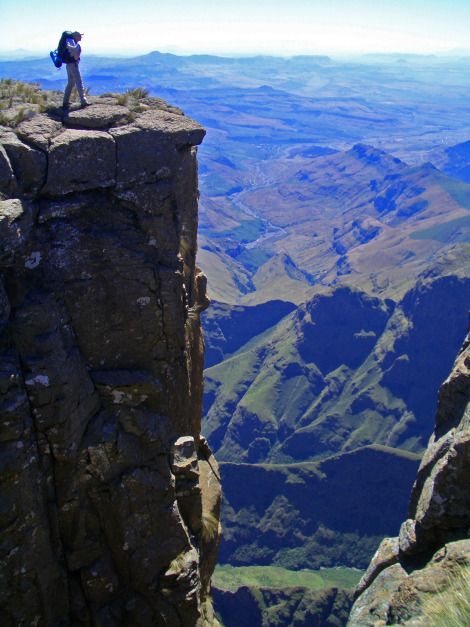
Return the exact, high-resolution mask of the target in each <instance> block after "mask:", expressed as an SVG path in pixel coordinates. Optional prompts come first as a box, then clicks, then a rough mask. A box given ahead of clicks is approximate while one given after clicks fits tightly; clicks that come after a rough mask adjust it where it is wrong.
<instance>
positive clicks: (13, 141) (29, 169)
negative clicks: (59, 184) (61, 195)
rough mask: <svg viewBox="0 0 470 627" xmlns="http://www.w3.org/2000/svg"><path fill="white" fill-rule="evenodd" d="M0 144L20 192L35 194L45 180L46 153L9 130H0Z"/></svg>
mask: <svg viewBox="0 0 470 627" xmlns="http://www.w3.org/2000/svg"><path fill="white" fill-rule="evenodd" d="M0 145H2V146H3V148H4V150H5V151H6V153H7V155H8V158H9V160H10V163H11V166H12V168H13V171H14V173H15V177H16V181H17V183H18V187H19V190H20V192H22V193H23V194H28V195H34V194H37V193H38V192H39V191H40V189H41V188H42V186H43V185H44V182H45V180H46V172H47V158H46V155H45V154H44V153H43V152H42V151H41V150H36V149H35V148H31V146H28V145H27V144H25V143H24V142H22V141H21V140H20V139H19V137H18V136H17V135H16V134H15V133H13V132H10V131H6V132H5V131H0ZM4 168H5V166H4ZM7 184H8V181H7Z"/></svg>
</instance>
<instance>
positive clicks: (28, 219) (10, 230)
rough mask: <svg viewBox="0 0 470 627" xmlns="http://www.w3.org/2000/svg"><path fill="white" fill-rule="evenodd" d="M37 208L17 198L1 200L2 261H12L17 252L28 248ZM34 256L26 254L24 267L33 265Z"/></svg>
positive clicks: (0, 256) (0, 236)
mask: <svg viewBox="0 0 470 627" xmlns="http://www.w3.org/2000/svg"><path fill="white" fill-rule="evenodd" d="M35 213H36V211H35V209H34V207H32V206H31V205H29V204H28V203H26V202H24V201H21V200H19V199H17V198H12V199H10V200H3V201H0V240H1V242H2V246H1V248H0V261H1V262H2V263H4V264H9V263H12V261H13V256H14V253H15V252H18V251H24V250H25V249H27V242H28V240H29V236H30V233H31V231H32V229H33V224H34V217H35ZM34 263H35V262H34V259H33V257H32V256H28V255H25V261H24V267H26V268H29V267H30V266H31V265H33V264H34Z"/></svg>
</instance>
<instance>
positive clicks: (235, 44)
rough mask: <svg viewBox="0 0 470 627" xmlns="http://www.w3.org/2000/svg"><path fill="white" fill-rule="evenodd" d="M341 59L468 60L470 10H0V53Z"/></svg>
mask: <svg viewBox="0 0 470 627" xmlns="http://www.w3.org/2000/svg"><path fill="white" fill-rule="evenodd" d="M63 30H80V31H81V32H83V33H85V37H84V38H83V42H82V44H83V46H84V49H85V50H86V51H87V52H88V53H93V52H96V53H104V52H106V51H108V52H112V53H119V52H123V53H132V52H150V51H151V50H160V51H161V52H174V53H181V54H187V53H212V54H214V53H216V54H253V53H255V54H256V53H264V54H279V55H292V54H325V53H326V54H345V53H364V52H413V53H431V52H437V53H439V52H441V53H442V52H448V51H454V50H456V49H457V50H459V49H461V50H467V51H469V50H470V44H469V39H470V0H127V1H126V0H112V1H110V0H101V1H97V0H79V1H78V2H75V3H74V2H66V3H64V0H42V1H41V2H39V1H38V0H0V50H1V51H4V50H15V49H18V48H24V49H27V50H32V51H35V52H41V51H45V52H48V51H49V50H51V49H53V48H55V47H56V45H57V41H58V39H59V36H60V33H61V32H62V31H63Z"/></svg>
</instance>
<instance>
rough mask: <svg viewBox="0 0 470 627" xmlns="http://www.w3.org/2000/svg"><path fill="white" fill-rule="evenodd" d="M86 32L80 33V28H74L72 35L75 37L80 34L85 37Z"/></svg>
mask: <svg viewBox="0 0 470 627" xmlns="http://www.w3.org/2000/svg"><path fill="white" fill-rule="evenodd" d="M84 34H85V33H79V32H78V30H74V31H73V33H72V37H75V35H80V37H83V35H84Z"/></svg>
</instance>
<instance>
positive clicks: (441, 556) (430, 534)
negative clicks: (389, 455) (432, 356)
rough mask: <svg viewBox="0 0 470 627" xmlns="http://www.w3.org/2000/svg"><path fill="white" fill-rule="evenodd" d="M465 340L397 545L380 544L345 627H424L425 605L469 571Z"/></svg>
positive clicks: (468, 363) (469, 407)
mask: <svg viewBox="0 0 470 627" xmlns="http://www.w3.org/2000/svg"><path fill="white" fill-rule="evenodd" d="M469 486H470V334H469V335H468V336H467V338H466V340H465V342H464V345H463V347H462V349H461V351H460V353H459V355H458V357H457V360H456V362H455V364H454V367H453V370H452V372H451V374H450V376H449V377H448V378H447V379H446V381H444V383H443V384H442V386H441V389H440V392H439V401H438V408H437V414H436V426H435V430H434V433H433V434H432V436H431V439H430V441H429V444H428V447H427V450H426V452H425V454H424V457H423V459H422V462H421V465H420V468H419V470H418V475H417V478H416V481H415V484H414V486H413V491H412V495H411V501H410V507H409V517H408V519H407V520H406V521H405V522H404V523H403V524H402V526H401V528H400V534H399V537H397V538H387V539H386V540H384V541H383V542H382V544H381V545H380V547H379V549H378V551H377V553H376V554H375V556H374V557H373V559H372V562H371V564H370V565H369V568H368V570H367V571H366V573H365V575H364V577H363V578H362V580H361V581H360V583H359V586H358V588H357V591H356V594H357V596H358V598H357V600H356V602H355V604H354V606H353V609H352V611H351V615H350V619H349V623H348V625H349V626H350V627H352V626H358V627H359V626H361V627H365V626H367V625H374V626H379V625H409V626H418V625H420V626H424V625H429V621H428V620H427V619H426V616H425V612H424V611H423V610H424V608H425V606H426V603H427V601H428V600H429V599H430V598H431V597H432V596H433V595H435V594H436V592H440V591H442V590H444V589H445V588H446V587H447V586H449V582H450V581H452V579H453V576H455V575H456V574H457V573H458V572H459V568H460V567H462V566H467V565H469V564H470V490H469Z"/></svg>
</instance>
